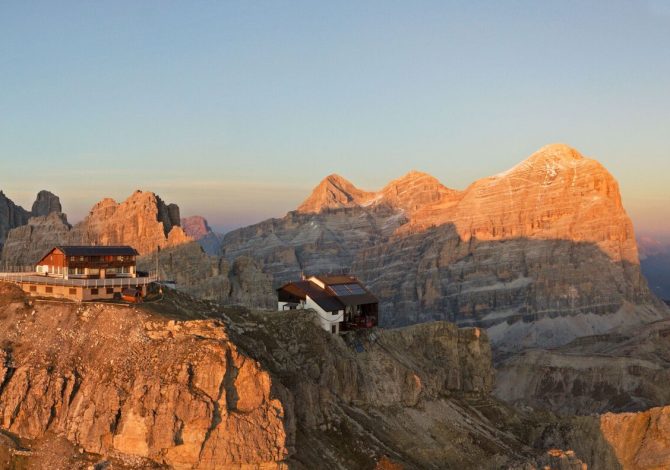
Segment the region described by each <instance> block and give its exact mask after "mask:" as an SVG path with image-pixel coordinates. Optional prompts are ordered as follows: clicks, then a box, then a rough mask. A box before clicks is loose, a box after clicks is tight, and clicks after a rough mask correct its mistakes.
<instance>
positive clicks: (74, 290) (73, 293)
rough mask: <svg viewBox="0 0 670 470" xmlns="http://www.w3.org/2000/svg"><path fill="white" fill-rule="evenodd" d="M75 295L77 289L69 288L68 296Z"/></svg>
mask: <svg viewBox="0 0 670 470" xmlns="http://www.w3.org/2000/svg"><path fill="white" fill-rule="evenodd" d="M76 294H77V289H75V288H73V287H70V295H76Z"/></svg>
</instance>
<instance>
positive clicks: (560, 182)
mask: <svg viewBox="0 0 670 470" xmlns="http://www.w3.org/2000/svg"><path fill="white" fill-rule="evenodd" d="M54 197H55V196H54ZM38 199H39V198H38ZM52 199H53V198H52ZM5 200H6V198H5ZM56 200H57V198H56ZM5 205H6V206H8V207H11V205H10V202H6V203H5ZM47 206H48V207H51V208H52V209H49V210H46V209H43V210H42V212H40V213H39V214H38V213H35V214H33V215H32V217H29V218H28V219H26V216H27V214H26V211H23V212H21V211H17V210H15V211H14V212H15V213H16V214H18V215H14V216H13V218H12V217H9V218H7V217H6V218H5V220H4V221H3V223H2V226H4V227H12V226H13V228H10V229H8V230H7V234H6V240H5V243H4V245H5V246H4V248H3V252H2V262H3V264H5V265H29V264H30V263H33V262H34V261H35V259H36V258H37V257H39V255H40V254H41V253H42V252H44V251H45V250H46V249H48V248H49V247H50V246H52V245H55V244H58V243H74V244H76V243H103V244H108V243H124V244H125V243H127V244H132V245H133V246H135V247H136V248H137V249H138V251H139V252H140V253H141V254H142V255H145V259H144V261H142V262H141V264H143V266H144V267H145V268H147V269H150V268H152V267H153V266H154V265H155V263H154V258H153V255H151V253H153V252H154V251H155V250H156V248H157V247H161V248H162V251H161V253H160V256H159V260H160V263H159V265H160V269H161V271H162V273H163V276H164V277H165V278H169V279H175V280H177V281H178V283H179V284H180V285H181V286H182V287H183V288H185V289H188V290H189V291H190V292H192V293H195V294H197V295H200V296H201V297H204V298H210V299H216V300H219V301H223V302H224V303H225V302H228V303H231V302H232V303H242V304H244V305H249V306H253V307H265V308H272V307H273V306H274V291H273V290H274V289H275V288H277V287H278V286H279V285H281V284H282V283H284V282H287V281H289V280H294V279H296V278H298V277H299V276H300V275H301V274H303V273H306V274H313V273H335V272H348V273H352V274H355V275H356V276H358V277H359V278H360V279H361V280H362V281H363V282H365V283H366V284H367V285H368V286H369V287H370V289H371V290H372V291H373V292H375V293H376V295H377V296H378V297H379V298H380V307H381V317H380V318H381V323H382V325H383V326H400V325H408V324H414V323H421V322H425V321H430V320H438V319H439V320H449V321H453V322H455V323H457V324H459V325H461V326H481V327H484V328H486V329H487V330H488V333H489V336H490V337H491V340H492V342H493V344H494V348H495V350H496V351H498V352H503V351H508V352H509V351H512V352H513V351H517V350H520V349H525V348H528V347H534V346H540V347H554V346H561V345H564V344H566V343H568V342H570V341H571V340H573V339H574V338H576V337H579V336H585V335H590V334H599V333H603V332H606V331H609V330H611V329H613V328H615V327H624V326H630V325H635V324H640V323H645V322H650V321H654V320H658V319H661V318H664V317H665V316H666V315H667V313H668V310H667V308H666V306H665V305H664V304H663V303H662V302H660V301H659V300H658V299H657V298H656V297H655V296H654V295H653V294H652V293H651V291H650V289H649V287H648V285H647V282H646V280H645V278H644V277H643V276H642V274H641V271H640V261H639V255H638V249H637V245H636V242H635V235H634V231H633V226H632V223H631V221H630V218H629V217H628V215H627V214H626V212H625V210H624V207H623V204H622V201H621V196H620V192H619V187H618V184H617V182H616V181H615V179H614V178H613V177H612V176H611V175H610V173H609V172H608V171H607V170H606V169H605V168H604V167H603V166H602V165H601V164H600V163H598V162H597V161H595V160H593V159H590V158H586V157H584V156H582V155H581V154H580V153H579V152H578V151H577V150H575V149H573V148H571V147H569V146H567V145H563V144H554V145H549V146H546V147H543V148H542V149H540V150H538V151H537V152H535V153H534V154H532V155H531V156H530V157H528V158H527V159H525V160H523V161H522V162H521V163H519V164H518V165H516V166H515V167H513V168H511V169H510V170H508V171H505V172H503V173H500V174H497V175H494V176H491V177H487V178H483V179H480V180H478V181H475V182H474V183H472V184H471V185H470V186H468V187H467V188H466V189H465V190H463V191H458V190H454V189H450V188H447V187H446V186H444V185H443V184H441V183H440V182H439V181H438V180H437V179H436V178H434V177H432V176H430V175H428V174H425V173H421V172H417V171H412V172H410V173H408V174H406V175H405V176H403V177H401V178H399V179H396V180H394V181H392V182H390V183H389V184H388V185H386V186H385V187H384V188H382V189H380V190H378V191H365V190H362V189H359V188H357V187H356V186H354V185H353V184H352V183H351V182H349V181H348V180H346V179H345V178H343V177H341V176H338V175H330V176H328V177H326V178H325V179H324V180H323V181H322V182H321V183H320V184H319V185H318V186H317V187H316V188H315V189H314V190H313V192H312V193H311V194H310V195H309V196H308V197H307V198H306V199H305V201H304V202H303V203H302V204H301V205H300V206H299V207H298V208H297V209H296V210H294V211H291V212H289V213H288V214H287V215H286V216H285V217H283V218H280V219H269V220H266V221H263V222H260V223H258V224H255V225H252V226H249V227H244V228H241V229H237V230H234V231H232V232H229V233H227V234H226V235H225V236H224V237H223V240H220V238H218V237H216V236H215V235H214V234H212V232H211V229H209V227H208V225H207V223H206V221H205V220H204V219H203V218H200V217H194V218H185V219H183V220H182V219H180V216H179V208H178V206H176V205H175V204H165V203H164V202H163V201H162V200H161V199H160V197H158V196H157V195H155V194H153V193H149V192H141V191H138V192H136V193H134V194H132V195H131V196H130V197H129V198H128V199H127V200H126V201H124V202H122V203H116V202H115V201H113V200H111V199H104V200H102V201H101V202H99V203H98V204H96V205H95V206H94V207H93V208H92V210H91V212H90V214H89V215H88V216H87V217H86V218H85V220H83V221H82V222H80V223H78V224H76V225H75V226H74V227H72V226H70V225H69V224H68V222H67V219H66V217H65V215H64V214H62V213H61V212H60V203H57V201H54V202H52V203H51V204H48V205H47ZM49 211H51V212H49ZM45 212H46V214H43V213H45ZM19 222H22V223H23V225H21V224H20V223H19ZM182 225H183V227H184V228H182ZM184 229H186V232H185V231H184ZM187 232H188V233H189V234H190V236H189V235H188V234H187ZM195 240H200V245H198V244H196V242H195ZM219 242H220V243H219ZM201 246H204V247H205V248H206V250H205V252H203V250H202V249H201ZM219 247H220V248H219ZM217 252H218V253H217ZM214 253H217V255H216V256H211V255H212V254H214Z"/></svg>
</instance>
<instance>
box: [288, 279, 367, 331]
mask: <svg viewBox="0 0 670 470" xmlns="http://www.w3.org/2000/svg"><path fill="white" fill-rule="evenodd" d="M277 300H278V309H279V310H293V309H312V310H314V311H316V313H317V315H318V318H319V322H320V324H321V327H322V328H323V329H324V330H326V331H329V332H331V333H339V332H340V331H348V330H355V329H360V328H372V327H373V326H377V323H378V320H379V300H378V299H377V297H375V296H374V295H373V294H372V293H370V291H369V290H368V289H367V288H366V287H365V286H363V284H362V283H361V282H360V281H359V280H358V279H356V278H355V277H353V276H343V275H340V276H311V277H309V278H304V277H303V279H301V280H300V281H295V282H289V283H288V284H285V285H283V286H281V287H280V288H279V289H277Z"/></svg>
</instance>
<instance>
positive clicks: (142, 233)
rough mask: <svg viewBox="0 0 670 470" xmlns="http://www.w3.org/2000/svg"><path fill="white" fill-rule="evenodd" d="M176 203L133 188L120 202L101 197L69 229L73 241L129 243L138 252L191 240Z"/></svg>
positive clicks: (143, 252) (146, 251) (105, 243)
mask: <svg viewBox="0 0 670 470" xmlns="http://www.w3.org/2000/svg"><path fill="white" fill-rule="evenodd" d="M179 223H180V218H179V207H177V205H176V204H169V205H168V204H165V203H164V202H163V201H162V200H161V198H160V197H158V196H156V194H154V193H152V192H142V191H135V192H134V193H133V194H132V195H131V196H130V197H129V198H128V199H126V200H125V201H123V202H122V203H117V202H115V201H114V200H113V199H103V200H102V201H100V202H99V203H97V204H96V205H95V206H93V208H92V209H91V212H90V213H89V215H88V216H87V217H86V218H85V219H84V220H83V221H82V222H80V223H79V224H77V225H75V227H74V228H73V230H72V234H71V240H72V242H75V241H77V242H81V243H82V244H99V245H131V246H133V247H134V248H135V249H136V250H137V251H138V252H139V253H140V254H141V255H144V254H147V253H151V252H152V251H155V250H156V249H157V248H158V247H161V248H164V247H168V246H174V245H179V244H181V243H185V242H188V241H191V238H190V237H188V236H187V235H186V234H185V233H184V231H183V230H182V228H181V227H180V226H179Z"/></svg>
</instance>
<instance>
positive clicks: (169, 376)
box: [0, 283, 294, 470]
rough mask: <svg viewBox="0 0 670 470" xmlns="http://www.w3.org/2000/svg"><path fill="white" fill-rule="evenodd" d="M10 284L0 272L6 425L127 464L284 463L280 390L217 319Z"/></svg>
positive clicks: (288, 433)
mask: <svg viewBox="0 0 670 470" xmlns="http://www.w3.org/2000/svg"><path fill="white" fill-rule="evenodd" d="M17 291H18V289H17V288H15V287H13V286H10V285H8V284H5V283H0V312H1V315H0V318H1V321H0V323H2V328H0V331H1V332H0V343H1V344H2V348H0V384H2V386H1V387H0V428H1V429H2V430H3V432H10V433H12V434H13V435H16V436H19V437H21V438H25V439H34V440H41V439H48V438H49V437H50V436H60V437H61V438H65V439H67V440H68V441H70V442H71V443H73V444H74V445H76V446H77V447H78V448H80V449H81V451H82V452H87V453H92V454H99V455H105V456H110V455H112V456H113V455H119V454H120V455H124V456H126V458H135V459H139V460H138V461H140V462H144V464H138V465H136V466H129V467H128V468H155V465H156V464H161V465H164V466H167V467H170V468H179V469H187V468H189V469H194V468H198V469H212V470H214V469H238V468H267V469H279V468H286V467H285V466H284V465H283V464H282V463H281V462H283V461H284V460H285V459H286V458H287V457H288V456H289V452H290V447H291V446H292V444H293V439H294V429H293V409H292V407H291V401H290V398H289V397H288V392H287V391H286V389H285V388H284V387H283V386H282V385H281V384H280V383H278V382H276V381H274V380H273V378H272V377H271V376H270V374H269V373H268V372H267V371H266V370H264V369H263V367H262V366H261V365H260V364H259V363H258V362H257V361H255V360H253V359H251V358H250V357H249V356H248V355H246V354H244V353H243V352H241V351H240V350H239V349H238V348H237V346H236V345H235V344H234V343H233V342H232V341H230V339H229V337H228V334H227V332H226V329H225V327H224V326H223V324H222V323H221V322H219V321H215V320H200V321H169V320H168V319H166V318H164V317H161V316H160V315H159V316H156V315H152V314H151V313H150V312H149V311H147V310H144V311H140V310H135V309H129V308H125V307H123V306H119V305H111V304H110V305H103V304H98V305H93V304H89V305H85V306H77V305H74V304H68V303H50V304H44V303H41V304H39V305H34V306H29V305H27V304H26V302H25V299H24V298H22V294H20V292H18V293H17ZM197 308H201V307H200V306H198V305H197V304H194V308H193V311H189V312H188V315H190V316H197V314H196V313H195V310H196V309H197ZM28 318H29V319H30V320H29V321H26V320H27V319H28ZM3 463H4V462H3ZM149 463H153V465H149ZM245 465H247V466H248V467H244V466H245ZM52 468H53V467H52ZM60 468H63V467H60ZM77 468H86V467H77ZM121 468H126V467H121Z"/></svg>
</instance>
